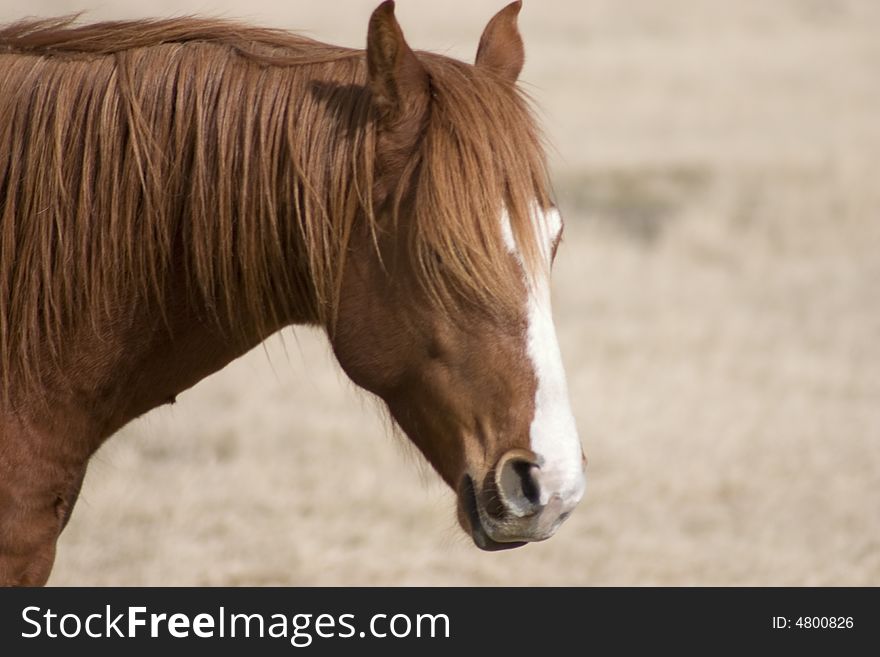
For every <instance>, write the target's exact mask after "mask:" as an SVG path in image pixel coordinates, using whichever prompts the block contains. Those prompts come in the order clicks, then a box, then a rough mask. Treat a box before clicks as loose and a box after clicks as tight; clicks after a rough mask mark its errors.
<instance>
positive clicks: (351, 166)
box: [0, 17, 549, 391]
mask: <svg viewBox="0 0 880 657" xmlns="http://www.w3.org/2000/svg"><path fill="white" fill-rule="evenodd" d="M418 57H419V59H420V61H421V62H422V63H423V65H424V66H425V68H426V69H427V71H428V73H429V75H430V79H431V89H432V99H431V103H430V109H429V112H430V115H429V119H428V121H427V124H426V127H425V130H424V134H423V135H422V136H421V139H420V142H419V145H418V146H417V153H416V154H415V155H414V157H413V159H412V161H411V162H410V163H409V164H408V165H407V168H406V170H405V172H404V177H406V178H408V179H410V181H411V182H412V183H413V188H414V189H415V190H416V191H415V194H416V197H415V199H414V202H413V204H412V208H413V209H414V213H413V215H412V216H407V217H403V216H401V217H397V216H394V217H393V218H392V222H398V221H413V222H415V223H414V225H413V230H412V231H410V234H411V236H412V241H411V244H410V245H409V246H410V249H409V253H410V255H411V257H412V259H413V260H412V262H413V263H414V264H415V267H414V271H415V272H416V273H417V274H418V276H419V278H420V283H421V284H422V287H423V289H424V291H425V293H426V294H428V295H430V296H431V297H432V298H433V299H434V300H435V301H437V302H438V303H439V304H441V305H444V306H448V305H449V302H450V301H451V300H452V299H454V298H472V299H478V300H481V301H485V302H487V303H490V304H494V305H495V306H503V305H505V304H507V303H510V302H511V300H512V299H513V297H514V296H515V295H516V294H517V292H516V290H515V286H514V285H513V284H512V282H511V281H510V280H509V279H510V276H509V273H507V272H508V271H509V270H508V269H507V268H506V267H508V266H507V265H505V262H506V251H505V246H504V243H503V240H502V239H501V237H500V231H501V228H500V225H499V221H498V217H499V216H500V214H501V212H502V211H503V210H504V209H506V210H507V213H508V215H509V216H510V220H511V228H512V231H513V234H514V236H515V238H516V240H517V241H518V243H519V245H520V248H521V250H522V251H523V253H524V254H526V256H527V261H528V262H533V261H534V260H533V259H532V258H533V255H534V254H535V253H537V246H536V241H535V236H534V233H533V230H534V229H533V224H532V219H531V216H530V215H531V213H532V211H533V210H532V208H533V204H534V203H535V202H537V203H539V204H541V205H546V204H548V203H549V191H548V184H547V175H546V165H545V160H544V155H543V148H542V145H541V139H540V135H539V134H538V131H537V129H536V127H535V124H534V121H533V119H532V116H531V113H530V109H529V102H528V99H527V98H526V97H525V96H524V95H523V94H522V92H521V91H519V90H518V89H515V88H514V87H512V86H511V85H509V84H505V83H504V82H503V81H502V80H499V79H497V78H495V77H494V76H493V75H492V74H491V73H489V72H485V71H482V70H480V69H478V68H476V67H473V66H470V65H467V64H464V63H461V62H457V61H455V60H452V59H449V58H446V57H443V56H440V55H435V54H431V53H426V52H419V53H418ZM366 75H367V73H366V65H365V61H364V53H363V51H361V50H354V49H349V48H342V47H338V46H332V45H328V44H323V43H319V42H317V41H313V40H310V39H307V38H304V37H300V36H295V35H292V34H290V33H287V32H284V31H280V30H270V29H259V28H253V27H248V26H244V25H241V24H238V23H235V22H230V21H222V20H209V19H195V18H178V19H169V20H141V21H123V22H107V23H97V24H92V25H82V26H78V25H75V24H74V18H70V17H68V18H62V19H51V20H40V21H29V22H20V23H15V24H12V25H8V26H5V27H0V369H2V379H0V384H2V386H3V390H4V391H8V390H9V388H10V385H11V381H12V380H15V381H16V385H17V386H19V385H35V386H36V385H38V379H39V376H40V375H39V369H40V367H41V364H40V363H41V361H45V360H46V358H47V356H48V357H49V358H50V359H51V358H58V357H59V355H60V354H61V352H62V345H63V336H64V335H65V331H67V330H69V329H70V327H80V328H82V327H91V329H93V330H94V331H95V332H96V333H97V334H100V330H101V327H102V325H105V324H106V323H107V322H108V321H118V319H119V316H120V314H124V313H125V312H134V311H133V308H135V307H137V306H139V305H140V306H142V305H143V304H145V303H151V304H154V306H151V307H155V308H157V309H159V310H160V311H161V309H163V308H164V301H165V300H166V299H167V295H168V293H169V289H168V286H169V284H170V276H171V274H172V272H173V271H178V270H180V268H182V271H184V272H185V277H186V284H187V291H188V294H190V295H191V297H189V298H191V299H192V300H193V302H194V303H195V304H196V305H197V306H198V307H199V308H202V309H204V310H205V311H206V312H207V313H208V314H209V315H211V316H212V317H213V318H215V319H217V320H220V321H221V323H222V322H227V323H229V322H230V321H233V322H234V321H239V320H240V319H241V318H243V317H246V318H247V319H248V321H251V322H258V323H264V324H265V325H266V326H269V325H271V324H272V323H273V322H274V321H276V320H277V319H278V318H280V317H288V316H289V314H290V311H291V310H292V309H298V310H299V314H300V315H301V316H304V317H306V318H308V319H309V320H310V321H314V322H321V323H324V324H325V326H332V322H333V318H334V316H335V312H336V307H337V302H338V299H339V294H340V285H341V271H342V266H343V263H344V259H345V254H346V251H347V248H348V245H349V240H350V237H351V235H352V231H353V230H355V229H356V225H355V224H356V222H357V221H360V220H362V221H366V222H368V226H367V227H368V229H369V230H370V231H371V232H372V234H373V235H374V236H375V235H377V234H379V233H380V232H381V231H383V230H389V227H388V225H386V224H385V223H383V220H382V218H381V217H380V216H379V213H378V212H377V209H376V208H375V207H374V202H373V189H374V183H375V181H376V180H377V179H378V178H379V176H380V175H381V171H377V170H376V167H375V154H376V143H377V137H376V130H377V129H376V119H375V116H374V112H373V109H372V106H371V102H370V93H369V91H368V89H367V86H366ZM359 218H360V219H359ZM393 225H394V223H392V226H393ZM236 318H238V319H236ZM13 375H14V376H15V377H16V378H15V379H13V378H12V377H13Z"/></svg>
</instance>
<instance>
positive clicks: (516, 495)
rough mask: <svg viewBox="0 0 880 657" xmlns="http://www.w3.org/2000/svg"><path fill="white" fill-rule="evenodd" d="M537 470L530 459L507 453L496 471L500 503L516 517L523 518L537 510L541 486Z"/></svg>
mask: <svg viewBox="0 0 880 657" xmlns="http://www.w3.org/2000/svg"><path fill="white" fill-rule="evenodd" d="M538 472H539V468H538V465H537V464H536V463H535V461H534V460H533V459H532V458H526V457H525V455H520V454H511V453H508V454H506V455H505V456H503V457H502V458H501V460H500V461H499V464H498V466H497V469H496V482H497V486H498V492H499V494H500V497H501V501H502V503H503V504H504V506H505V507H506V509H507V510H508V511H509V512H511V513H513V514H514V515H516V516H519V517H524V516H527V515H531V514H533V513H535V512H536V511H538V510H539V508H540V500H541V486H540V484H539V483H538V478H537V475H538Z"/></svg>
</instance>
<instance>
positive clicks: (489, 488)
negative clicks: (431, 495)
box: [458, 449, 586, 551]
mask: <svg viewBox="0 0 880 657" xmlns="http://www.w3.org/2000/svg"><path fill="white" fill-rule="evenodd" d="M585 465H586V459H585V458H582V460H581V464H580V467H579V468H578V469H577V471H575V472H565V471H560V469H558V468H551V467H548V466H547V465H546V464H545V463H544V462H543V459H542V458H541V457H540V456H539V455H536V454H534V453H533V452H531V451H529V450H523V449H513V450H510V451H509V452H507V453H505V454H504V455H503V456H502V457H501V458H500V459H499V460H498V463H497V464H496V465H495V467H494V468H492V469H491V470H490V471H489V472H488V473H487V474H486V476H485V477H483V480H482V485H481V486H480V487H479V489H478V488H477V486H476V485H475V483H474V478H473V477H471V476H470V475H465V476H464V477H463V478H462V480H461V483H460V485H459V489H458V500H459V501H458V518H459V522H460V524H461V525H462V527H463V528H464V529H465V531H467V532H468V533H470V535H471V538H473V541H474V543H475V544H476V545H477V547H479V548H481V549H483V550H489V551H492V550H507V549H511V548H515V547H519V546H521V545H525V544H526V543H530V542H536V541H544V540H547V539H548V538H550V537H551V536H553V534H555V533H556V530H557V529H559V526H560V525H561V524H562V523H563V522H564V521H565V519H566V518H568V516H569V515H571V512H572V510H573V509H574V507H575V506H577V504H578V502H580V500H581V498H582V497H583V494H584V489H585V484H586V480H585V477H584V472H583V470H584V467H585Z"/></svg>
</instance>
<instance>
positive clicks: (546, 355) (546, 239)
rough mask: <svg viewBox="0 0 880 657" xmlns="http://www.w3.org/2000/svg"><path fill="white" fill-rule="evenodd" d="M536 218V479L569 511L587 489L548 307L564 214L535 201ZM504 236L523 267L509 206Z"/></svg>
mask: <svg viewBox="0 0 880 657" xmlns="http://www.w3.org/2000/svg"><path fill="white" fill-rule="evenodd" d="M534 208H535V210H534V212H533V217H534V221H535V231H536V235H537V238H538V244H539V247H540V249H541V257H542V263H540V264H542V265H543V266H542V267H540V269H539V270H538V271H536V272H535V274H534V276H533V277H528V276H527V279H531V280H529V282H528V283H527V285H528V289H529V294H528V309H527V318H528V329H527V333H526V352H527V354H528V356H529V359H530V360H531V361H532V366H533V367H534V372H535V378H536V379H537V390H536V391H535V415H534V418H533V419H532V424H531V428H530V439H531V447H532V451H533V452H535V454H537V455H538V456H539V457H540V458H541V459H542V462H541V465H540V472H539V475H538V479H539V482H540V491H541V504H547V503H548V502H549V501H550V498H551V497H552V496H553V495H558V496H559V497H560V498H561V500H562V504H563V509H564V510H568V509H570V508H571V507H573V506H574V505H575V504H577V503H578V501H580V499H581V497H582V496H583V493H584V485H585V480H584V474H583V462H582V458H583V451H582V449H581V443H580V439H579V438H578V434H577V427H576V426H575V422H574V415H573V414H572V412H571V403H570V402H569V397H568V385H567V383H566V380H565V369H564V368H563V365H562V354H561V353H560V351H559V342H558V341H557V338H556V327H555V326H554V325H553V314H552V311H551V308H550V264H551V263H550V259H551V253H552V247H553V243H554V242H555V240H556V239H557V237H558V236H559V233H560V231H561V230H562V217H560V215H559V211H558V210H557V209H556V208H550V209H548V210H546V211H544V210H541V209H540V207H539V206H538V205H537V204H535V206H534ZM501 229H502V234H503V236H504V241H505V243H506V245H507V248H508V249H509V250H510V252H511V253H513V254H515V255H516V257H517V258H518V259H519V261H520V264H522V265H523V268H524V269H525V263H524V262H523V258H522V254H521V253H520V252H519V249H518V247H517V244H516V241H515V240H514V237H513V232H512V229H511V226H510V217H509V216H508V214H507V211H505V212H504V214H503V215H502V218H501Z"/></svg>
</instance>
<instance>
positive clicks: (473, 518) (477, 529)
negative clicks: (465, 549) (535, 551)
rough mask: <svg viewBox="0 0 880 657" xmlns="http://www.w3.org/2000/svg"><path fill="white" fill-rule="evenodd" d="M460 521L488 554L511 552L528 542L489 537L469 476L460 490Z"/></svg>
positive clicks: (465, 478) (476, 543)
mask: <svg viewBox="0 0 880 657" xmlns="http://www.w3.org/2000/svg"><path fill="white" fill-rule="evenodd" d="M458 519H459V523H460V524H461V526H462V527H463V528H464V530H465V531H466V532H468V533H470V535H471V538H472V539H473V541H474V544H475V545H476V546H477V547H478V548H480V549H481V550H485V551H486V552H497V551H498V550H511V549H513V548H518V547H522V546H523V545H525V544H526V543H527V541H510V542H501V541H496V540H495V539H493V538H492V537H491V536H489V534H488V532H487V531H486V528H485V527H484V526H483V521H482V520H481V519H480V511H479V509H478V508H477V492H476V489H475V488H474V482H473V479H471V478H470V477H469V476H468V475H465V476H464V477H463V478H462V482H461V485H460V486H459V490H458Z"/></svg>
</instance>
